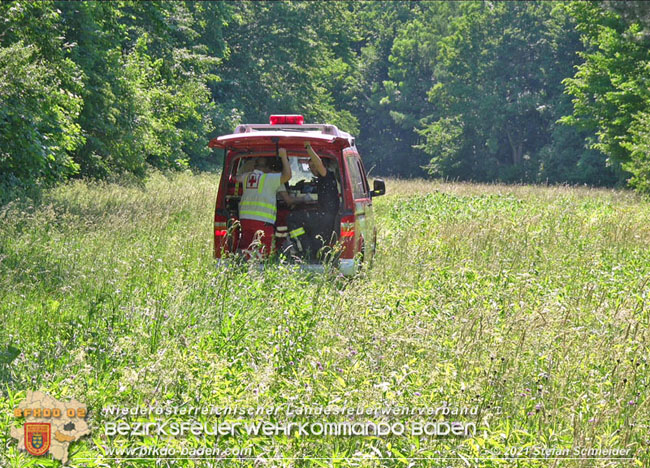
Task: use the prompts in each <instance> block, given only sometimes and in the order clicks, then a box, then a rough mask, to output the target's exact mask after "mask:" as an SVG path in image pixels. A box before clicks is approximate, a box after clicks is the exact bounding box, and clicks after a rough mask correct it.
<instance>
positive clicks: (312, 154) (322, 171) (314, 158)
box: [305, 142, 327, 177]
mask: <svg viewBox="0 0 650 468" xmlns="http://www.w3.org/2000/svg"><path fill="white" fill-rule="evenodd" d="M305 148H306V149H307V153H309V158H310V159H311V163H312V165H313V166H314V168H315V169H316V172H318V175H319V176H321V177H323V176H325V175H327V169H326V168H325V165H324V164H323V161H322V160H321V158H320V157H319V156H318V155H317V154H316V151H314V148H312V147H311V143H310V142H306V143H305Z"/></svg>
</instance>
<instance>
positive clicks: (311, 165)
mask: <svg viewBox="0 0 650 468" xmlns="http://www.w3.org/2000/svg"><path fill="white" fill-rule="evenodd" d="M309 170H310V171H311V173H312V174H313V175H314V176H315V177H318V175H319V174H318V169H316V164H314V161H312V160H311V158H310V159H309Z"/></svg>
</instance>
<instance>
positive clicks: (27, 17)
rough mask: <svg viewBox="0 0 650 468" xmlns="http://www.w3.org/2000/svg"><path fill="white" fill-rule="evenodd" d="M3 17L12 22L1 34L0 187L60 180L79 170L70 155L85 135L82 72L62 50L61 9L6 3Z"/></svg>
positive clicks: (1, 10)
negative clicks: (82, 131) (80, 121)
mask: <svg viewBox="0 0 650 468" xmlns="http://www.w3.org/2000/svg"><path fill="white" fill-rule="evenodd" d="M0 16H2V17H3V18H4V20H3V21H4V22H5V23H9V27H7V28H6V29H5V30H4V32H3V33H2V34H1V35H0V186H5V187H8V186H10V185H16V184H17V185H28V184H29V183H33V182H36V183H41V182H51V181H56V180H60V179H62V178H64V177H66V176H68V175H71V174H74V173H76V172H77V171H78V170H79V166H78V165H77V164H75V162H74V161H73V159H72V158H71V157H70V154H71V153H72V152H73V151H74V150H75V149H76V148H77V147H78V146H80V145H81V144H82V143H83V138H82V137H81V135H80V134H79V126H78V124H77V122H76V119H77V116H78V115H79V112H80V109H81V99H80V98H79V96H78V93H79V91H80V86H79V72H78V69H77V68H76V67H75V64H74V63H72V61H70V60H69V59H68V58H66V57H65V54H64V53H63V52H62V50H61V49H62V48H63V46H64V43H63V41H62V40H61V39H60V38H59V35H60V28H59V26H58V21H59V14H58V12H56V11H52V10H51V9H50V8H48V6H47V5H44V4H40V3H29V4H2V5H0ZM30 36H32V37H31V38H30ZM30 39H32V40H30ZM0 198H3V197H2V196H0Z"/></svg>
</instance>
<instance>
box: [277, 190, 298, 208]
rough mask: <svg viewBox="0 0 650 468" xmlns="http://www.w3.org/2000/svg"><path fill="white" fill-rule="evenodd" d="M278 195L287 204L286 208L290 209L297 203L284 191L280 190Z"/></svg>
mask: <svg viewBox="0 0 650 468" xmlns="http://www.w3.org/2000/svg"><path fill="white" fill-rule="evenodd" d="M278 193H279V194H280V196H281V197H282V199H283V200H284V202H285V203H286V204H287V206H288V207H292V206H293V205H294V203H296V202H297V200H296V199H295V198H293V197H292V196H291V195H289V194H288V193H287V191H286V190H281V191H280V192H278Z"/></svg>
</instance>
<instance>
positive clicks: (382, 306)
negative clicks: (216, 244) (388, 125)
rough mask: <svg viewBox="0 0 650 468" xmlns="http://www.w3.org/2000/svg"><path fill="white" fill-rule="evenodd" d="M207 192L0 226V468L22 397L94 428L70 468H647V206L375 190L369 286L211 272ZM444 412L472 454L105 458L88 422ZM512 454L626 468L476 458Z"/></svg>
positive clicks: (226, 442)
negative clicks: (203, 460) (61, 407)
mask: <svg viewBox="0 0 650 468" xmlns="http://www.w3.org/2000/svg"><path fill="white" fill-rule="evenodd" d="M217 182H218V176H215V175H210V174H201V175H190V174H180V175H177V176H174V177H171V178H165V177H163V176H161V175H154V176H153V177H151V178H150V179H149V180H148V181H147V182H146V184H145V185H144V186H143V187H134V186H126V187H125V186H120V185H116V184H95V183H87V182H76V183H72V184H69V185H65V186H62V187H59V188H56V189H53V190H51V191H49V192H47V193H46V194H45V195H44V196H43V198H42V200H40V202H39V203H38V204H30V202H29V201H26V200H19V201H16V202H13V203H10V204H8V205H5V206H4V207H2V208H0V294H1V295H2V301H1V302H0V322H1V323H2V331H1V332H0V363H1V364H0V379H1V381H0V446H1V447H7V445H8V449H7V450H6V451H4V450H0V466H4V465H7V466H28V465H31V464H32V463H34V461H35V460H34V459H32V458H30V457H29V456H27V455H24V454H21V453H19V452H18V451H17V450H16V445H15V442H14V443H11V442H9V427H10V426H11V425H16V424H17V423H16V422H15V421H14V419H13V416H12V415H11V413H10V409H11V408H12V407H13V406H15V404H16V403H17V402H18V401H20V400H21V398H22V397H23V396H24V392H25V391H26V390H28V389H32V390H35V389H41V390H44V391H47V392H48V393H50V394H52V395H53V396H55V397H61V398H66V397H75V398H77V399H79V400H80V401H83V402H85V403H87V404H88V407H89V408H90V409H91V410H92V412H91V416H90V418H91V423H92V424H91V425H92V427H93V434H92V436H91V437H89V438H87V439H85V440H82V441H79V442H76V443H75V444H74V445H73V446H72V448H71V454H70V455H71V461H70V463H71V464H82V463H84V464H88V465H89V466H93V465H95V464H96V463H94V462H93V463H90V462H88V460H86V458H89V457H90V458H93V459H96V460H98V462H100V461H101V460H102V457H103V456H104V455H103V453H104V451H103V450H104V448H105V447H108V446H111V445H113V446H114V445H124V444H126V445H130V446H138V445H141V444H158V445H160V446H163V445H170V444H171V445H173V446H177V447H180V446H201V445H218V446H221V447H227V446H237V447H252V448H253V449H254V450H253V453H254V456H255V457H258V459H257V460H240V463H241V464H245V465H264V466H285V465H295V466H302V465H309V464H313V463H322V464H323V465H324V466H328V465H330V464H333V465H341V466H401V465H409V464H411V465H413V466H485V467H494V466H519V467H538V466H560V465H561V466H575V467H592V466H648V465H650V456H649V455H648V453H647V448H646V447H647V445H648V444H649V443H650V440H649V439H650V436H649V435H648V434H650V429H649V426H650V418H649V416H650V411H649V409H648V406H649V403H648V399H647V398H648V385H649V384H650V370H649V369H648V362H647V358H648V351H649V349H650V347H649V332H648V325H650V310H649V305H648V291H649V289H650V288H649V284H650V283H649V281H650V249H649V247H650V204H649V203H648V202H647V201H643V200H641V199H639V198H637V197H636V196H634V195H631V194H630V193H628V192H617V191H608V190H593V189H583V188H567V187H531V186H502V185H475V184H453V183H431V182H425V181H401V180H392V181H391V180H389V181H387V186H388V191H389V194H388V195H386V196H385V197H381V198H377V199H376V201H375V210H376V220H377V224H378V227H379V247H378V253H377V258H376V260H375V263H374V266H373V268H372V269H367V270H365V271H363V272H362V273H361V274H360V275H359V276H358V277H356V278H354V279H352V280H342V279H340V278H338V277H336V276H335V275H320V276H318V275H316V276H313V275H307V274H304V273H300V272H297V271H295V270H293V269H292V268H290V267H287V266H275V267H269V268H266V269H264V270H261V271H260V270H258V269H256V268H251V267H250V266H249V265H232V266H231V267H230V268H224V267H217V266H216V265H215V263H214V261H213V259H212V258H211V252H212V250H211V248H212V247H211V242H212V240H211V236H210V233H211V229H212V213H213V206H214V205H213V204H214V198H215V195H216V187H217ZM16 354H17V356H16V357H15V359H14V358H13V357H14V356H15V355H16ZM443 401H446V402H448V403H449V405H451V406H456V407H463V406H468V407H474V406H475V407H477V408H478V409H479V412H478V415H476V416H466V417H459V418H455V419H460V420H467V421H475V422H476V423H477V425H478V426H479V428H480V431H479V433H478V434H477V435H476V436H475V437H472V438H467V439H463V438H451V437H447V438H418V437H407V436H402V437H394V436H392V437H382V438H362V437H307V438H305V437H302V438H294V437H258V438H245V437H238V438H221V439H218V440H217V439H211V440H210V439H209V440H199V439H196V438H193V437H187V438H175V439H172V440H171V441H163V440H159V439H156V440H147V439H144V438H138V437H135V438H128V437H106V436H105V435H104V434H103V430H102V427H101V425H102V423H103V421H104V420H106V418H109V417H108V416H103V415H102V414H101V413H100V411H99V410H100V409H101V408H102V407H104V406H109V405H121V406H134V405H147V404H165V405H186V406H188V405H191V406H200V405H203V406H210V405H215V406H226V405H238V406H251V407H253V406H254V407H257V406H260V405H262V406H264V405H266V406H272V405H281V404H289V403H292V404H294V405H306V406H316V405H327V404H336V405H339V406H343V405H347V406H351V407H377V406H382V407H390V406H433V407H437V406H440V404H441V403H442V402H443ZM206 419H209V418H207V417H206ZM398 419H399V418H398ZM401 419H402V420H409V419H414V418H412V417H402V418H401ZM416 419H417V418H416ZM439 419H440V417H439ZM451 419H454V418H451ZM513 446H529V447H535V446H537V447H544V448H570V447H603V448H629V449H630V450H631V452H630V453H631V454H634V457H635V460H631V461H621V460H564V461H559V460H532V459H520V460H517V461H512V460H504V459H503V458H498V457H491V456H490V455H489V453H488V452H487V450H488V449H491V450H494V451H499V450H501V451H502V450H503V449H504V448H506V447H513ZM439 453H442V454H444V455H443V456H445V457H447V458H453V459H447V460H442V459H440V458H439V457H441V455H439ZM486 454H487V455H486ZM281 457H291V458H293V460H286V459H285V460H281V459H280V458H281ZM302 457H312V458H324V460H311V461H307V460H300V458H302ZM436 457H438V458H436ZM417 458H419V459H428V460H426V461H425V460H416V459H417ZM462 458H465V459H466V460H469V461H467V462H465V461H463V460H462ZM486 458H488V459H486ZM409 459H410V460H409ZM75 460H77V461H75ZM82 460H83V461H82ZM104 462H105V463H108V464H115V465H116V464H118V463H119V464H120V465H138V466H140V465H142V463H144V464H146V462H142V463H140V462H137V461H133V460H131V461H121V462H118V461H115V460H104ZM37 463H39V464H45V465H47V464H48V463H49V462H47V459H46V458H43V459H38V460H37ZM198 463H199V462H196V463H195V462H193V461H187V460H186V461H177V464H181V465H182V464H185V465H188V466H194V465H195V464H198Z"/></svg>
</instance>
